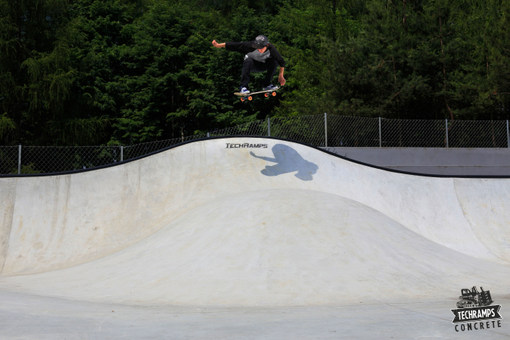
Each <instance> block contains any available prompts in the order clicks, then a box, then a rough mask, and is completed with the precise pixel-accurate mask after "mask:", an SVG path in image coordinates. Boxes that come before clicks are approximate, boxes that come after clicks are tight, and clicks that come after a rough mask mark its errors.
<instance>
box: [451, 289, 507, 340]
mask: <svg viewBox="0 0 510 340" xmlns="http://www.w3.org/2000/svg"><path fill="white" fill-rule="evenodd" d="M461 294H462V295H461V296H459V301H457V309H452V313H453V315H454V316H455V317H454V318H453V321H452V322H453V324H454V325H455V327H454V328H455V332H470V331H480V330H485V329H492V328H501V320H502V319H503V317H502V316H501V314H500V313H499V311H500V309H501V306H500V305H492V303H493V302H494V301H493V300H492V297H491V293H490V291H488V290H483V288H482V287H480V291H478V289H477V288H476V287H473V288H471V290H470V289H461Z"/></svg>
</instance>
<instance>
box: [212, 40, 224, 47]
mask: <svg viewBox="0 0 510 340" xmlns="http://www.w3.org/2000/svg"><path fill="white" fill-rule="evenodd" d="M212 44H213V46H214V47H216V48H225V43H218V42H217V41H216V40H213V41H212Z"/></svg>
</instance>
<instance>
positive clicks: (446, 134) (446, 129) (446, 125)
mask: <svg viewBox="0 0 510 340" xmlns="http://www.w3.org/2000/svg"><path fill="white" fill-rule="evenodd" d="M444 121H445V126H444V130H445V137H446V140H445V143H446V147H447V148H449V147H450V142H449V141H448V119H445V120H444Z"/></svg>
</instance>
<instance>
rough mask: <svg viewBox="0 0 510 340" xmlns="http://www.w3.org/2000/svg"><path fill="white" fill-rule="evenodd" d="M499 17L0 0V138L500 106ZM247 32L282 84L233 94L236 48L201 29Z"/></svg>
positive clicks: (126, 133)
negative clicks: (264, 43)
mask: <svg viewBox="0 0 510 340" xmlns="http://www.w3.org/2000/svg"><path fill="white" fill-rule="evenodd" d="M509 19H510V1H507V0H456V1H451V0H416V1H412V0H393V1H392V0H368V1H365V0H330V1H328V0H316V1H304V0H271V1H269V0H257V1H246V0H233V1H221V0H202V1H200V0H186V1H177V0H0V145H16V144H24V145H104V144H108V145H119V144H122V145H130V144H135V143H141V142H147V141H154V140H161V139H169V138H175V137H180V136H190V135H194V134H197V133H201V132H204V131H213V130H214V129H220V128H224V127H229V126H234V125H238V124H242V123H246V122H249V121H253V120H258V119H263V118H265V117H267V116H293V115H315V114H322V113H324V112H327V113H330V114H340V115H348V116H363V117H383V118H400V119H445V118H446V119H450V120H453V119H470V120H499V119H509V113H510V22H509ZM258 34H265V35H267V36H268V37H269V39H270V41H271V42H272V43H273V44H274V45H275V46H276V47H277V48H278V50H279V51H280V52H281V54H282V55H283V56H284V58H285V59H286V62H287V67H286V69H285V76H286V78H287V84H286V85H285V87H284V88H283V89H282V90H281V91H280V92H279V94H280V95H279V96H277V97H276V98H271V99H269V100H265V99H262V98H257V100H254V101H253V102H250V103H248V104H243V103H241V102H240V101H239V100H238V99H237V98H236V97H234V96H233V92H234V91H235V90H236V89H237V88H238V86H239V80H240V72H241V66H242V60H243V56H242V55H241V54H239V53H236V52H229V51H226V50H225V49H215V48H214V47H212V45H211V41H212V40H213V39H216V40H218V41H219V42H225V41H249V40H253V39H254V37H255V36H257V35H258ZM260 80H261V78H260V77H254V78H253V79H252V83H251V87H252V89H256V88H257V86H260V85H261V84H259V82H260ZM275 81H276V79H275Z"/></svg>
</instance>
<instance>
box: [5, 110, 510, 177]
mask: <svg viewBox="0 0 510 340" xmlns="http://www.w3.org/2000/svg"><path fill="white" fill-rule="evenodd" d="M221 136H271V137H278V138H283V139H288V140H293V141H297V142H301V143H305V144H308V145H312V146H316V147H342V146H345V147H427V148H510V133H509V122H508V120H503V121H465V120H455V121H448V120H403V119H384V118H363V117H347V116H340V115H327V114H324V115H315V116H297V117H273V118H268V119H265V120H260V121H256V122H250V123H247V124H243V125H239V126H235V127H230V128H226V129H222V130H217V131H212V132H209V133H204V134H197V135H194V136H188V137H182V138H175V139H168V140H163V141H156V142H149V143H142V144H136V145H129V146H75V147H63V146H21V145H19V146H0V175H16V174H45V173H58V172H66V171H74V170H81V169H90V168H95V167H100V166H104V165H109V164H115V163H118V162H122V161H125V160H129V159H133V158H137V157H140V156H143V155H147V154H150V153H152V152H155V151H158V150H162V149H165V148H168V147H170V146H172V145H176V144H179V143H183V142H187V141H192V140H198V139H204V138H210V137H221Z"/></svg>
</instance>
